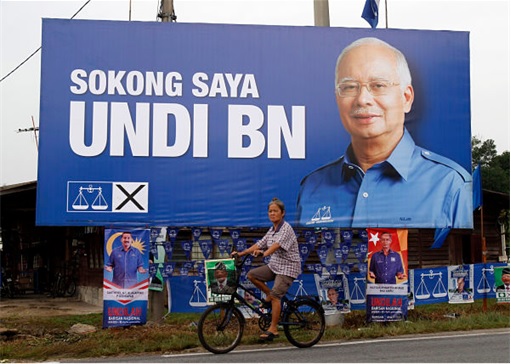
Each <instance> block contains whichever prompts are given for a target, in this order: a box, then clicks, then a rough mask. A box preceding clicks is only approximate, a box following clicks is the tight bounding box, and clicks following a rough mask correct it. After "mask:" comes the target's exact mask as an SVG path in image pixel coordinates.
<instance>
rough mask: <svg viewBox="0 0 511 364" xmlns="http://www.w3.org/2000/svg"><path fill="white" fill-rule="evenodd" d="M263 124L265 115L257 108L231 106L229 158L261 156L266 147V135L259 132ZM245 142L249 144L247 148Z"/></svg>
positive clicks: (228, 136) (228, 134)
mask: <svg viewBox="0 0 511 364" xmlns="http://www.w3.org/2000/svg"><path fill="white" fill-rule="evenodd" d="M263 124H264V114H263V112H262V111H261V109H259V108H258V107H257V106H254V105H229V120H228V131H227V139H228V145H227V150H228V151H227V155H228V158H255V157H258V156H260V155H261V154H262V153H263V151H264V147H265V140H264V135H263V133H262V132H261V131H260V130H259V129H261V127H262V126H263ZM247 139H248V140H247ZM244 140H246V141H248V142H249V143H248V145H247V146H244V145H243V144H244V143H243V141H244Z"/></svg>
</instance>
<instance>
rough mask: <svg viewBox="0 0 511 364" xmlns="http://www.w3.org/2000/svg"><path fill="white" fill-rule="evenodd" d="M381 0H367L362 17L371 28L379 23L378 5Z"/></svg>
mask: <svg viewBox="0 0 511 364" xmlns="http://www.w3.org/2000/svg"><path fill="white" fill-rule="evenodd" d="M379 5H380V0H366V3H365V5H364V10H363V11H362V18H364V19H365V20H366V21H367V22H368V23H369V25H371V28H376V26H377V25H378V6H379Z"/></svg>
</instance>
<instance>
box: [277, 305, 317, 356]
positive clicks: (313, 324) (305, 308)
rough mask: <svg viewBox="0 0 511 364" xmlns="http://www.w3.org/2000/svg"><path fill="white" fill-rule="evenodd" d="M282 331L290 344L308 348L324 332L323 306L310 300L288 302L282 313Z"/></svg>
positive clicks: (315, 342)
mask: <svg viewBox="0 0 511 364" xmlns="http://www.w3.org/2000/svg"><path fill="white" fill-rule="evenodd" d="M283 319H284V324H283V326H284V333H285V334H286V337H287V339H288V340H289V342H290V343H291V344H293V345H294V346H296V347H299V348H308V347H311V346H313V345H315V344H317V343H318V341H319V340H321V337H322V336H323V334H324V333H325V316H324V313H323V308H322V307H321V306H320V305H319V304H318V303H316V302H314V301H311V300H300V301H296V302H290V303H288V307H287V310H286V312H285V314H284V317H283Z"/></svg>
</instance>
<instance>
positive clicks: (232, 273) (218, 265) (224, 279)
mask: <svg viewBox="0 0 511 364" xmlns="http://www.w3.org/2000/svg"><path fill="white" fill-rule="evenodd" d="M204 265H205V267H204V268H205V272H206V292H207V302H208V303H215V302H221V301H228V300H230V299H231V296H232V294H233V293H235V292H236V265H235V261H234V259H209V260H205V261H204Z"/></svg>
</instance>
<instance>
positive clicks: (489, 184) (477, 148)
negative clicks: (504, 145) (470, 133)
mask: <svg viewBox="0 0 511 364" xmlns="http://www.w3.org/2000/svg"><path fill="white" fill-rule="evenodd" d="M478 163H481V178H482V183H483V188H484V189H486V190H490V191H495V192H502V193H509V181H510V180H509V172H510V168H509V151H505V152H504V153H502V154H497V147H496V146H495V142H494V141H493V140H492V139H489V140H485V141H484V142H483V141H481V140H479V139H478V138H477V137H472V167H474V168H475V166H476V165H477V164H478Z"/></svg>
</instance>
